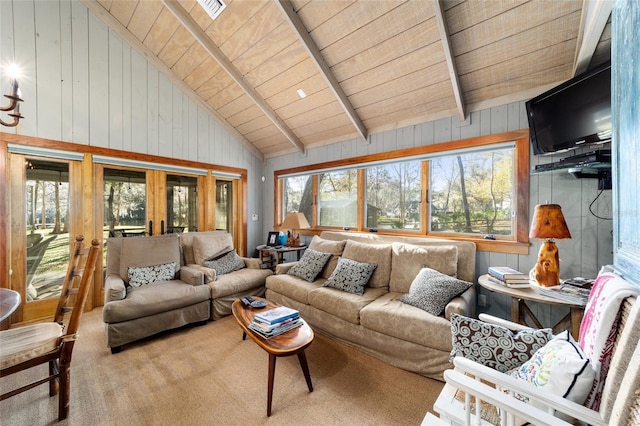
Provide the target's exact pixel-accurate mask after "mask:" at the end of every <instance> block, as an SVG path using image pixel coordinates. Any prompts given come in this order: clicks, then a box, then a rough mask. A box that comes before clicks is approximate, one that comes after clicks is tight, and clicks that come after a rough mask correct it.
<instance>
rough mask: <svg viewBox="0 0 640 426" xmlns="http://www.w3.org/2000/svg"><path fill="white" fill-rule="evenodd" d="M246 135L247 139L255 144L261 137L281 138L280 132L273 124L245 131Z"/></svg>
mask: <svg viewBox="0 0 640 426" xmlns="http://www.w3.org/2000/svg"><path fill="white" fill-rule="evenodd" d="M246 135H247V139H249V140H250V141H252V142H253V143H254V144H256V143H257V142H258V141H260V140H261V139H265V138H269V137H273V136H275V137H277V138H279V139H280V140H282V133H280V130H278V128H277V127H276V126H274V125H273V124H271V125H269V126H266V127H262V128H261V129H256V130H252V131H249V132H247V133H246Z"/></svg>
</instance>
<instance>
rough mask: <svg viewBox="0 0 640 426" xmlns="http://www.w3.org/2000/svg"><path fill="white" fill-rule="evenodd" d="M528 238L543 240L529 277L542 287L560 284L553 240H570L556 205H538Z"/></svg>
mask: <svg viewBox="0 0 640 426" xmlns="http://www.w3.org/2000/svg"><path fill="white" fill-rule="evenodd" d="M529 238H541V239H544V240H545V241H544V243H542V246H541V247H540V252H539V253H538V262H537V263H536V266H534V267H533V269H532V270H531V273H530V276H531V277H532V278H533V279H535V281H536V282H537V283H538V285H540V286H542V287H553V286H556V285H558V284H560V261H559V257H558V247H556V243H554V242H553V240H554V239H556V240H557V239H562V238H571V233H570V232H569V228H568V227H567V223H566V222H565V220H564V216H563V215H562V209H561V208H560V206H559V205H558V204H538V205H537V206H536V208H535V211H534V213H533V220H532V221H531V230H530V231H529Z"/></svg>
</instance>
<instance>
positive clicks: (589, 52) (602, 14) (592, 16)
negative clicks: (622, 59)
mask: <svg viewBox="0 0 640 426" xmlns="http://www.w3.org/2000/svg"><path fill="white" fill-rule="evenodd" d="M582 7H583V9H582V16H581V19H580V33H579V35H578V37H579V40H578V44H577V46H576V55H575V61H574V63H573V76H574V77H575V76H576V75H578V74H582V73H583V72H585V71H587V69H588V68H589V63H590V62H591V58H593V54H594V53H595V52H596V48H597V47H598V42H599V41H600V38H601V37H602V32H603V31H604V28H605V27H606V26H607V21H608V20H609V15H611V9H612V7H613V2H612V1H610V0H602V1H585V2H584V3H583V6H582Z"/></svg>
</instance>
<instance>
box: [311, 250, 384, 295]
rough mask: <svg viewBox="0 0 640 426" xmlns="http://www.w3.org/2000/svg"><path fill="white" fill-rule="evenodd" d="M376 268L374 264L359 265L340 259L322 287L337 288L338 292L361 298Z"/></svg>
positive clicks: (353, 261) (352, 261)
mask: <svg viewBox="0 0 640 426" xmlns="http://www.w3.org/2000/svg"><path fill="white" fill-rule="evenodd" d="M377 266H378V265H376V264H375V263H361V262H356V261H355V260H351V259H345V258H344V257H341V258H340V259H339V260H338V265H336V269H335V270H334V271H333V272H332V273H331V276H330V277H329V278H328V279H327V280H326V281H325V282H324V283H323V284H322V286H323V287H332V288H337V289H338V290H343V291H347V292H349V293H353V294H358V295H360V296H362V295H363V294H364V287H365V286H366V285H367V283H368V282H369V278H371V275H373V271H375V270H376V267H377Z"/></svg>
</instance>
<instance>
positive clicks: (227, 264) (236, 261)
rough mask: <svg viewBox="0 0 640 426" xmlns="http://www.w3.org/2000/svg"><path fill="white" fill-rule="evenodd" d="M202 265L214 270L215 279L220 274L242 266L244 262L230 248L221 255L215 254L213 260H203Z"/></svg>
mask: <svg viewBox="0 0 640 426" xmlns="http://www.w3.org/2000/svg"><path fill="white" fill-rule="evenodd" d="M202 266H204V267H205V268H210V269H213V270H215V271H216V280H217V279H218V278H219V277H220V276H221V275H224V274H228V273H230V272H233V271H237V270H238V269H242V268H244V267H245V264H244V260H242V258H241V257H240V256H238V253H236V251H235V250H231V251H230V252H227V253H224V254H223V255H218V256H215V257H214V258H213V260H205V261H204V262H203V264H202Z"/></svg>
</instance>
